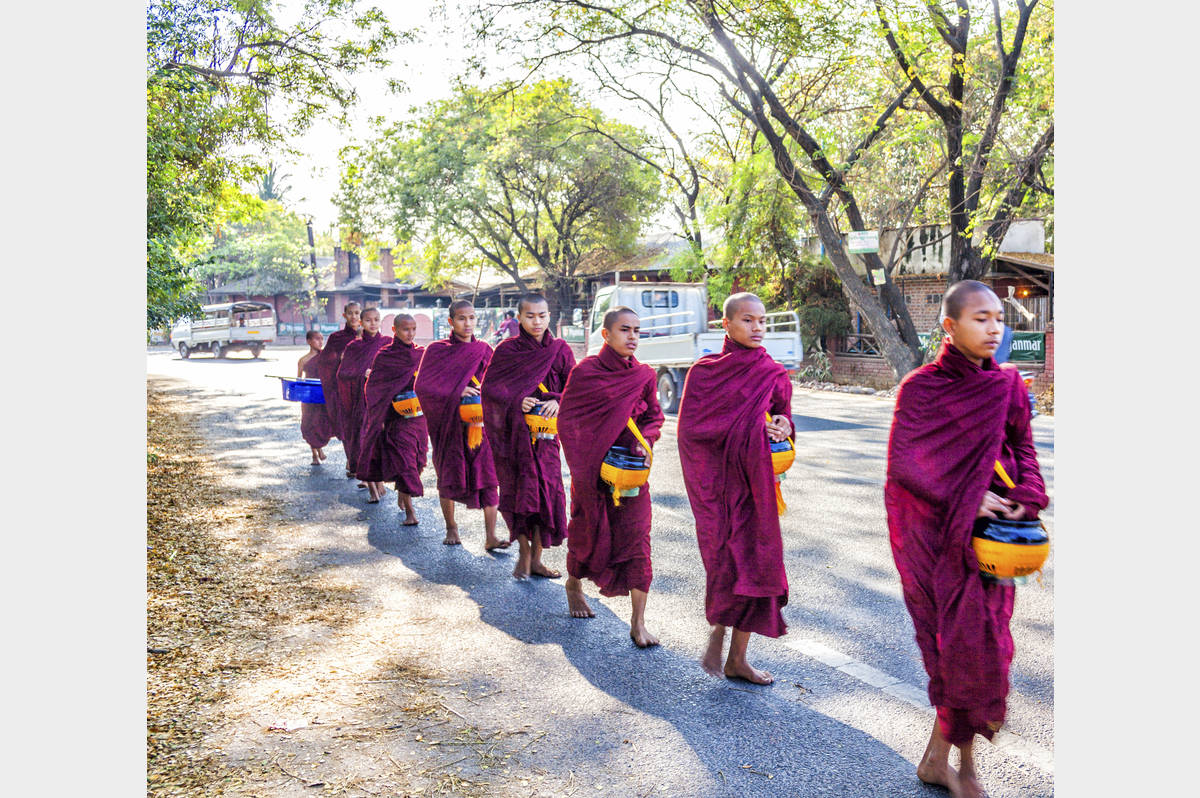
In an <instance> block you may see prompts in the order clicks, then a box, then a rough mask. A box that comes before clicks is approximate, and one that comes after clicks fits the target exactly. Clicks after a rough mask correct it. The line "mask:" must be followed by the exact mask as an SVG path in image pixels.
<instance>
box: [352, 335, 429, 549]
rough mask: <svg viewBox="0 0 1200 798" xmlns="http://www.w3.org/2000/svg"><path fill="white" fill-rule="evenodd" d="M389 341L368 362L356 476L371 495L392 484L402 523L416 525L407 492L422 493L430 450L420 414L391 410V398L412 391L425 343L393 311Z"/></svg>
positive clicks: (379, 494)
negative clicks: (385, 483) (417, 338)
mask: <svg viewBox="0 0 1200 798" xmlns="http://www.w3.org/2000/svg"><path fill="white" fill-rule="evenodd" d="M392 333H393V335H392V339H391V341H392V343H391V345H389V346H387V347H385V348H383V349H380V350H379V352H378V353H377V354H376V355H375V359H374V360H373V361H372V362H371V369H370V376H368V377H367V383H366V386H365V387H364V388H363V395H364V398H365V400H366V408H365V411H364V416H363V427H362V433H361V440H360V442H359V447H358V472H357V473H358V478H359V479H361V480H362V481H364V482H366V483H367V488H368V490H369V491H370V498H371V499H374V500H376V501H378V500H379V498H380V497H381V496H382V494H383V483H384V482H393V483H395V485H396V493H397V496H396V503H397V504H398V505H399V507H400V509H402V510H404V522H403V523H404V526H416V524H417V516H416V513H415V511H414V510H413V504H412V498H411V497H412V496H424V495H425V491H424V488H423V487H422V485H421V471H422V469H424V468H425V457H426V453H427V452H428V451H429V431H428V430H427V429H426V427H425V417H424V416H423V415H421V416H415V417H406V416H402V415H400V414H399V413H397V412H396V409H395V408H394V407H393V406H392V400H393V399H394V398H395V396H396V395H397V394H399V393H403V392H406V391H411V390H412V387H413V381H414V378H415V377H416V372H417V366H418V365H420V363H421V355H423V354H424V353H425V348H424V347H421V346H416V345H415V344H414V343H413V339H414V338H415V337H416V334H417V321H416V319H414V318H413V317H412V316H410V315H408V314H407V313H397V314H396V318H395V319H394V320H393V321H392Z"/></svg>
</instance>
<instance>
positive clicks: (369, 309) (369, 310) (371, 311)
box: [362, 308, 379, 318]
mask: <svg viewBox="0 0 1200 798" xmlns="http://www.w3.org/2000/svg"><path fill="white" fill-rule="evenodd" d="M368 313H374V314H375V318H379V308H367V309H366V310H364V311H363V312H362V315H363V316H364V317H365V316H366V315H367V314H368Z"/></svg>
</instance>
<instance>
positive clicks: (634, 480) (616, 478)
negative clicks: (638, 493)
mask: <svg viewBox="0 0 1200 798" xmlns="http://www.w3.org/2000/svg"><path fill="white" fill-rule="evenodd" d="M649 477H650V469H649V468H618V467H617V466H615V465H611V464H609V463H601V464H600V479H602V480H603V481H604V483H605V484H606V485H608V486H609V487H611V488H612V489H613V490H617V491H633V490H638V489H639V488H641V487H642V485H645V484H646V480H647V479H649Z"/></svg>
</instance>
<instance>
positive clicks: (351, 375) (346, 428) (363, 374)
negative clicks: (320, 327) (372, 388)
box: [337, 331, 392, 474]
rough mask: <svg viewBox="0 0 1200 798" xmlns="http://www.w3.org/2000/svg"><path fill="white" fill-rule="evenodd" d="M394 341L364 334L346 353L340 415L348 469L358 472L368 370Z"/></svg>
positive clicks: (339, 383)
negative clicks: (372, 362)
mask: <svg viewBox="0 0 1200 798" xmlns="http://www.w3.org/2000/svg"><path fill="white" fill-rule="evenodd" d="M391 342H392V337H391V336H390V335H380V334H379V333H375V334H374V335H370V334H368V333H367V332H365V331H364V332H363V334H362V337H361V338H359V339H358V340H356V341H351V342H350V343H349V344H347V346H346V350H345V351H344V352H342V362H341V365H339V366H338V370H337V386H338V412H339V413H341V416H342V446H343V447H344V448H345V450H346V470H347V471H349V472H350V473H351V474H354V473H357V472H358V454H359V449H358V444H359V439H360V438H361V436H362V423H363V416H364V415H366V409H367V403H366V400H365V399H364V398H363V388H364V387H365V386H366V384H367V369H369V368H370V367H371V361H372V360H374V359H375V355H376V354H377V353H378V352H379V350H380V349H383V348H384V347H385V346H387V345H388V344H390V343H391Z"/></svg>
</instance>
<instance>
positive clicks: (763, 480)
mask: <svg viewBox="0 0 1200 798" xmlns="http://www.w3.org/2000/svg"><path fill="white" fill-rule="evenodd" d="M517 312H518V319H519V322H520V330H519V332H518V334H517V335H515V336H514V337H511V338H508V339H506V340H504V341H502V342H500V343H499V344H498V345H497V346H496V347H495V349H494V350H493V348H492V347H491V346H490V345H489V344H487V343H486V342H484V341H480V340H477V339H476V338H475V336H474V327H475V311H474V308H473V307H472V305H471V303H470V302H467V301H458V302H455V303H453V304H452V305H451V306H450V327H451V332H450V335H449V337H448V338H446V339H444V340H439V341H434V342H433V343H431V344H430V345H429V346H428V347H420V346H416V345H415V344H414V336H415V333H416V324H415V321H414V320H413V319H412V317H410V316H407V315H405V314H400V315H398V316H396V319H395V324H394V327H393V330H392V332H393V335H392V336H390V337H388V336H384V335H381V334H380V330H379V326H380V314H379V311H378V310H377V309H374V308H368V309H366V310H365V311H361V313H360V309H359V307H358V306H357V305H356V304H352V305H349V306H347V308H346V309H345V313H344V316H345V319H346V326H345V327H344V328H343V329H341V330H338V331H337V332H334V333H332V334H331V335H330V336H329V340H328V342H323V340H322V335H321V333H319V332H316V331H313V332H310V333H309V339H308V341H309V346H310V351H309V352H308V353H307V354H306V355H305V356H304V357H302V358H301V359H300V362H299V364H298V369H297V370H298V376H299V375H303V376H306V377H316V378H319V379H320V380H321V384H322V388H323V389H324V394H325V404H324V405H311V404H305V405H302V411H301V412H302V415H301V430H302V434H303V437H304V439H305V441H307V443H308V444H309V446H310V447H311V448H312V454H313V461H312V462H313V464H314V465H316V464H319V463H320V462H321V461H323V460H324V459H325V453H324V446H325V445H326V444H327V443H328V442H329V440H330V439H331V438H332V437H335V436H336V437H338V438H340V439H341V441H342V443H343V445H344V447H345V452H346V476H347V477H357V478H358V479H359V480H360V481H361V483H362V485H364V486H365V487H366V489H367V491H368V497H369V498H368V501H369V502H372V503H374V502H378V501H379V500H380V498H381V497H382V496H383V495H384V493H385V492H386V488H385V484H384V483H393V484H394V485H395V488H396V491H397V494H398V500H397V501H398V505H399V507H400V508H401V509H403V510H404V520H403V522H402V523H403V524H404V525H405V526H412V525H416V524H417V523H418V521H417V518H416V514H415V512H414V509H413V505H412V501H411V497H413V496H421V495H423V493H424V491H423V489H422V484H421V478H420V475H421V471H422V470H423V469H424V467H425V465H426V459H427V454H428V449H429V446H430V445H432V459H433V466H434V470H435V472H436V474H437V489H438V497H439V500H440V504H441V509H442V513H443V517H444V519H445V524H446V537H445V540H444V541H443V542H444V543H446V544H448V545H453V544H457V543H459V542H460V538H459V535H458V527H457V524H456V523H455V515H454V509H455V508H454V505H455V504H464V505H466V507H467V508H469V509H482V510H483V513H484V527H485V535H486V538H485V543H484V545H485V548H486V549H487V550H489V551H490V550H494V549H502V548H506V547H508V546H509V545H510V543H511V542H513V541H516V542H517V543H518V545H519V552H520V553H519V556H518V557H517V563H516V566H515V567H514V569H513V576H514V577H515V578H517V579H527V578H529V577H530V576H540V577H547V578H558V577H559V576H561V574H559V573H558V572H557V571H554V570H552V569H550V568H548V567H547V566H546V565H545V564H544V563H543V562H542V552H543V551H544V550H545V549H546V548H547V547H552V546H559V545H562V544H563V543H564V541H565V543H566V546H567V580H566V584H565V587H566V598H567V605H568V609H569V611H570V614H571V615H572V616H573V617H577V618H588V617H593V612H592V610H591V608H590V607H589V606H588V603H587V601H586V599H585V597H584V593H583V586H582V582H581V581H580V580H582V579H589V580H591V581H592V582H594V583H595V584H596V585H597V586H598V588H599V590H600V593H601V594H602V595H605V596H618V595H630V596H631V600H632V607H633V609H632V616H631V620H630V632H629V633H630V637H631V638H632V639H633V642H634V643H635V644H636V645H637V646H638V647H641V648H645V647H648V646H653V645H656V644H657V643H658V640H657V638H655V637H654V635H652V634H651V633H650V632H649V631H648V630H647V628H646V624H645V608H646V599H647V594H648V592H649V590H650V583H651V580H652V577H653V570H652V568H651V557H650V520H651V504H650V491H649V486H648V485H645V486H642V487H641V488H640V489H638V490H637V491H636V492H634V491H625V492H624V493H626V494H633V495H614V490H615V488H613V487H611V486H610V485H609V484H607V483H606V482H605V481H604V480H602V478H601V464H602V463H603V461H604V459H605V456H606V455H607V454H608V453H609V451H610V447H614V446H615V447H622V450H623V451H624V452H626V453H628V454H629V455H631V456H633V457H635V458H636V457H644V458H647V459H648V460H649V459H650V458H652V455H653V451H652V450H653V445H654V443H655V442H656V441H657V440H658V438H659V436H660V433H661V429H662V425H663V413H662V410H661V408H660V407H659V404H658V399H657V392H656V390H655V387H656V380H655V373H654V371H653V369H651V368H650V367H649V366H646V365H644V364H641V363H639V362H638V361H637V359H636V358H635V357H634V354H635V352H636V349H637V343H638V335H639V320H638V315H637V313H636V312H634V311H633V310H632V309H630V308H626V307H618V308H615V309H613V310H610V311H609V312H608V313H607V314H606V315H605V317H604V320H603V321H604V324H603V332H602V335H603V337H604V341H605V345H604V347H603V348H602V349H601V351H600V352H599V354H596V355H592V356H589V357H587V358H585V359H584V360H582V361H581V362H579V363H578V364H576V362H575V358H574V355H573V354H572V352H571V349H570V348H569V347H568V346H567V344H566V343H565V342H564V341H562V340H561V339H559V338H556V337H555V336H554V335H553V334H552V333H551V332H550V331H549V330H548V329H547V327H548V324H549V308H548V306H547V303H546V300H545V299H544V298H543V297H542V296H540V295H538V294H529V295H526V296H524V297H522V299H521V301H520V302H519V303H518V311H517ZM942 315H943V328H944V330H945V332H946V339H945V342H944V343H943V345H942V349H941V351H940V353H939V355H938V357H937V359H936V360H935V361H934V362H932V363H930V364H928V365H925V366H923V367H921V368H919V369H917V370H916V371H914V372H912V373H911V374H909V375H908V376H907V377H906V378H905V379H904V381H903V382H902V383H901V388H900V391H899V393H898V396H897V399H896V409H895V415H894V419H893V425H892V431H891V438H890V441H889V447H888V468H887V482H886V487H885V505H886V508H887V515H888V527H889V535H890V540H891V546H892V551H893V555H894V558H895V561H896V565H897V568H898V571H899V574H900V579H901V583H902V587H903V595H904V601H905V604H906V606H907V608H908V610H909V613H910V614H911V616H912V619H913V624H914V627H915V629H916V640H917V643H918V646H919V648H920V651H921V655H922V657H923V659H924V663H925V668H926V671H927V672H928V674H929V680H930V681H929V699H930V702H931V703H932V705H933V706H934V707H936V709H937V717H936V719H935V722H934V725H933V730H932V733H931V735H930V740H929V744H928V747H927V749H926V751H925V754H924V756H923V758H922V761H921V763H920V765H919V766H918V768H917V775H918V777H919V778H920V779H921V780H922V781H925V782H928V783H933V784H940V785H943V786H945V787H947V788H948V789H949V790H950V792H951V794H952V795H955V796H976V797H978V796H983V795H984V794H985V793H984V791H983V788H982V786H981V785H980V783H979V781H978V778H977V776H976V773H975V769H974V764H973V753H972V741H973V740H974V737H975V735H976V734H981V735H983V736H984V737H985V738H987V739H991V737H992V735H993V734H994V733H995V731H997V730H998V729H999V728H1000V725H1001V723H1002V722H1003V720H1004V715H1005V700H1006V696H1007V693H1008V670H1009V665H1010V663H1011V661H1012V657H1013V642H1012V635H1011V634H1010V632H1009V619H1010V618H1011V616H1012V611H1013V598H1014V588H1013V587H1012V586H1011V585H1005V584H998V583H995V582H989V581H985V580H984V579H982V578H981V577H980V574H979V567H978V562H977V560H976V558H975V555H974V552H973V549H972V547H971V532H972V527H973V525H974V522H975V520H976V518H980V517H991V518H996V517H1000V516H1002V517H1006V518H1010V519H1018V518H1022V517H1024V518H1036V516H1037V513H1038V512H1039V511H1040V510H1042V509H1044V508H1045V507H1046V505H1047V504H1048V501H1049V500H1048V497H1047V495H1046V492H1045V486H1044V483H1043V481H1042V477H1041V472H1040V470H1039V468H1038V463H1037V458H1036V455H1035V453H1034V447H1033V440H1032V434H1031V432H1030V426H1029V420H1030V408H1029V399H1028V395H1027V393H1026V391H1025V388H1024V385H1023V384H1022V382H1021V380H1020V377H1019V375H1018V374H1017V372H1016V370H1015V369H1012V368H1010V367H1007V366H1006V367H1004V368H1000V367H998V366H996V364H995V362H994V361H993V360H992V358H991V355H992V353H993V352H994V351H995V349H996V346H998V345H999V342H1000V339H1001V335H1002V331H1003V309H1002V306H1001V304H1000V301H999V299H998V298H997V297H996V295H995V294H994V293H993V292H992V291H991V289H990V288H988V287H987V286H986V285H984V284H982V283H978V282H975V281H963V282H960V283H957V284H955V285H954V286H952V287H951V288H950V290H949V291H948V292H947V293H946V295H945V298H944V300H943V306H942ZM722 323H723V326H724V328H725V331H726V338H725V342H724V346H723V348H722V350H721V352H720V353H715V354H711V355H706V356H704V357H702V358H700V359H699V360H698V361H697V362H696V363H695V365H693V367H692V368H691V370H690V371H689V373H688V376H687V380H686V382H685V385H684V389H683V396H682V399H681V402H680V407H679V416H678V446H679V452H680V460H681V464H682V470H683V476H684V481H685V485H686V489H687V494H688V499H689V501H690V503H691V508H692V513H693V515H694V517H695V521H696V535H697V539H698V542H699V547H700V554H701V559H702V561H703V564H704V570H705V614H706V617H707V619H708V622H709V623H710V624H712V631H711V634H710V637H709V640H708V644H707V646H706V649H705V652H704V655H703V657H702V658H701V665H702V666H703V668H704V669H705V670H706V671H708V672H709V673H711V674H713V675H722V674H723V675H724V676H726V677H727V678H736V679H745V680H747V681H750V682H753V683H757V684H769V683H771V681H772V680H773V678H772V676H771V674H770V673H768V672H766V671H764V670H760V669H758V668H755V667H753V666H752V665H750V663H749V662H748V660H747V655H746V651H747V645H748V642H749V638H750V635H751V634H752V633H758V634H761V635H766V636H768V637H779V636H781V635H783V634H784V633H785V632H786V629H787V627H786V624H785V623H784V620H783V615H782V612H781V610H782V608H783V607H784V605H786V604H787V600H788V584H787V574H786V573H785V570H784V565H783V540H782V534H781V531H780V525H779V513H780V512H781V511H782V502H781V501H780V502H779V503H777V499H776V489H775V481H776V480H775V474H774V471H773V468H772V463H771V456H770V445H769V442H779V441H783V440H784V439H787V438H791V439H792V440H794V438H795V428H794V427H793V424H792V420H791V399H792V384H791V381H790V379H789V377H788V374H787V372H786V370H785V369H784V368H783V366H781V365H780V364H779V363H777V362H776V361H775V360H773V359H772V358H771V357H770V356H769V355H768V354H767V352H766V350H765V349H763V347H762V341H763V336H764V334H765V331H766V310H765V308H764V306H763V303H762V302H761V301H760V300H759V299H758V298H757V297H755V296H754V295H753V294H746V293H743V294H735V295H733V296H731V297H730V298H729V299H728V300H727V301H726V303H725V306H724V313H723V322H722ZM407 392H413V393H415V396H416V398H417V399H418V400H419V402H420V408H421V411H422V413H423V415H420V416H416V417H406V416H403V415H401V414H400V413H398V412H397V411H396V410H395V409H394V408H393V405H392V402H393V399H394V398H395V397H396V396H397V395H399V394H404V393H407ZM471 405H476V406H478V405H481V409H482V417H481V418H479V417H478V416H471V414H470V413H463V412H461V410H460V408H461V407H463V406H467V407H470V406H471ZM529 413H536V414H540V415H541V416H544V417H557V420H558V434H557V436H554V435H546V434H543V435H538V434H536V433H533V432H531V428H530V427H529V426H528V425H527V424H526V420H525V416H526V414H529ZM468 419H469V420H468ZM560 446H561V451H562V453H563V454H564V455H565V457H566V460H567V464H568V466H569V468H570V474H571V491H570V504H569V513H568V504H567V497H566V492H565V490H564V485H563V480H562V471H561V460H560ZM997 460H998V461H999V462H1000V463H1001V464H1002V465H1003V467H1004V470H1005V471H1006V472H1007V473H1008V474H1009V475H1010V476H1011V478H1012V479H1013V481H1014V483H1015V487H1011V488H1010V487H1006V486H1005V484H1004V483H1002V482H1000V480H999V478H998V477H996V475H995V472H994V470H993V461H997ZM497 511H499V514H500V515H501V516H503V518H504V522H505V524H506V526H507V527H508V533H509V534H508V539H507V540H502V539H500V538H499V537H497V535H496V516H497ZM727 637H728V639H729V649H728V654H727V655H725V656H724V662H722V655H723V654H724V653H725V651H724V647H725V640H726V639H727ZM951 748H956V749H957V750H958V752H959V767H958V768H957V769H956V768H954V767H952V766H951V764H950V761H949V756H950V750H951Z"/></svg>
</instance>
